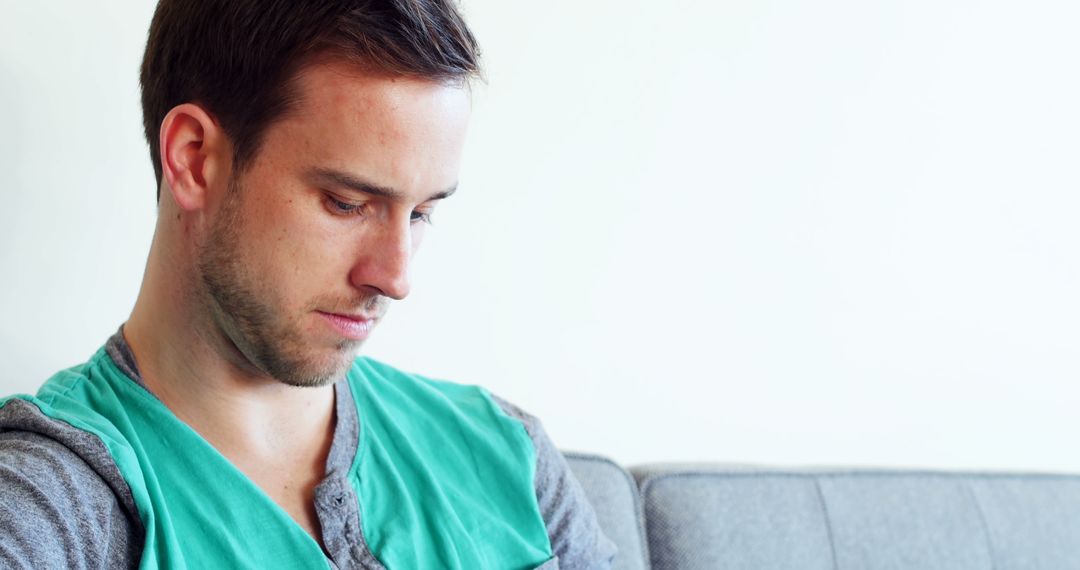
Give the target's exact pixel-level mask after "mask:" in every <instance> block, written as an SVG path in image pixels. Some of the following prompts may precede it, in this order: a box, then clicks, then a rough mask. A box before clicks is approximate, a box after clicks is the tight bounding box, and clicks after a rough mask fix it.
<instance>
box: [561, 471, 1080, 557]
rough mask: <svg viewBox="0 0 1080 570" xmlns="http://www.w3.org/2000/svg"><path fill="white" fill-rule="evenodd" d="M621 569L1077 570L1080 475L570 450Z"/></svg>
mask: <svg viewBox="0 0 1080 570" xmlns="http://www.w3.org/2000/svg"><path fill="white" fill-rule="evenodd" d="M566 457H567V460H568V461H569V463H570V468H571V470H572V471H573V472H574V474H575V475H576V476H577V478H578V480H579V481H581V484H582V486H583V487H584V488H585V492H586V494H587V495H588V497H589V499H590V501H591V502H592V503H593V506H594V507H595V508H596V512H597V517H598V519H599V522H600V525H601V527H602V528H603V529H604V531H605V532H606V533H607V535H608V536H609V537H610V538H611V539H612V540H613V541H615V543H616V544H617V545H618V547H619V555H618V556H617V557H616V559H615V564H614V568H615V569H616V570H646V569H652V570H698V569H700V570H705V569H708V570H727V569H760V570H818V569H820V570H877V569H904V570H906V569H912V570H916V569H917V570H938V569H940V570H968V569H970V570H1014V569H1017V570H1018V569H1025V570H1028V569H1030V570H1080V476H1076V475H1051V474H1022V473H980V472H945V471H914V470H909V471H905V470H890V469H847V468H845V469H778V468H764V467H755V466H746V465H719V464H712V465H693V464H667V465H646V466H640V467H632V468H630V469H629V470H626V469H624V468H623V467H621V466H619V465H618V464H616V463H614V462H613V461H611V460H608V459H606V458H603V457H600V456H597V455H592V454H584V453H573V452H570V453H566Z"/></svg>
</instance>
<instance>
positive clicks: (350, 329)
mask: <svg viewBox="0 0 1080 570" xmlns="http://www.w3.org/2000/svg"><path fill="white" fill-rule="evenodd" d="M315 312H316V313H318V314H319V316H320V317H322V318H323V320H325V321H326V323H327V324H328V325H329V326H330V328H331V329H332V330H334V331H335V332H337V333H338V334H339V335H341V336H343V337H345V338H348V339H352V340H364V339H366V338H367V337H368V335H369V334H371V329H372V328H374V327H375V322H376V321H377V320H378V317H376V316H375V315H374V314H363V313H358V314H342V313H326V312H323V311H315Z"/></svg>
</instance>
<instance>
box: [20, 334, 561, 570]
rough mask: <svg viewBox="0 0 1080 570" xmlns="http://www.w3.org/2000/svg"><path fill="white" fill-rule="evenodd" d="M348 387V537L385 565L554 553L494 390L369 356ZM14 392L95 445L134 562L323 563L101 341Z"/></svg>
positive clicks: (511, 561)
mask: <svg viewBox="0 0 1080 570" xmlns="http://www.w3.org/2000/svg"><path fill="white" fill-rule="evenodd" d="M346 382H347V383H348V387H349V389H350V391H351V393H352V396H353V402H354V405H355V408H356V413H357V416H358V417H359V418H360V428H359V441H358V444H357V447H356V454H355V457H354V458H353V460H352V464H351V467H350V468H349V469H348V471H347V473H344V474H343V475H342V477H343V479H344V481H343V484H344V485H346V486H347V487H348V489H350V490H351V491H352V492H351V493H350V494H349V495H348V497H349V500H353V501H356V505H355V506H356V508H357V512H358V513H359V515H358V516H359V519H360V524H359V527H360V529H361V533H362V536H356V537H352V538H353V539H355V540H356V542H357V543H362V544H365V546H366V548H368V549H369V550H370V553H371V554H372V555H373V556H374V558H375V559H377V560H378V561H379V562H380V563H381V564H382V565H383V566H384V567H386V568H388V569H391V570H393V569H399V568H409V569H416V568H448V569H449V568H461V569H482V568H499V569H503V568H505V569H531V568H536V567H538V566H540V565H541V564H543V563H544V562H545V561H548V560H549V559H551V558H552V552H551V544H550V542H549V539H548V535H547V531H546V529H545V525H544V521H543V519H542V517H541V514H540V511H539V507H538V505H537V501H536V496H535V492H534V486H533V475H534V474H533V468H534V466H533V456H534V450H533V447H532V442H531V440H530V439H529V437H528V434H527V433H526V432H525V430H524V427H523V426H522V424H521V423H520V422H518V421H516V420H514V419H513V418H510V417H508V416H507V415H506V414H505V413H504V412H503V411H502V410H501V409H500V408H499V406H498V405H497V404H496V403H495V402H494V401H493V399H492V397H491V396H490V394H488V393H487V392H486V391H484V390H483V389H481V388H478V387H475V386H462V385H457V384H452V383H447V382H439V381H435V380H430V379H426V378H423V377H420V376H416V375H412V374H406V373H403V372H400V371H398V370H395V369H393V368H391V367H389V366H386V365H383V364H381V363H378V362H375V361H372V360H370V359H366V358H360V359H357V360H356V361H355V362H354V364H353V366H352V368H351V369H350V370H349V372H348V373H347V376H346ZM17 397H18V398H21V399H24V400H27V401H29V402H31V403H33V404H34V405H36V406H37V407H38V408H39V409H40V410H41V411H42V413H44V414H45V415H46V416H48V417H50V418H53V419H56V420H60V421H63V422H65V423H67V424H69V425H71V426H74V427H76V428H78V429H80V430H83V431H86V432H89V433H92V434H93V435H95V436H96V437H98V438H99V439H101V441H102V442H103V443H104V445H105V447H106V448H107V449H108V451H109V453H110V455H111V456H112V458H113V460H114V461H115V463H116V465H117V467H118V469H119V470H120V473H121V474H122V476H123V478H124V480H125V481H126V482H127V484H128V486H129V487H130V490H131V494H132V496H133V498H134V502H135V505H136V507H137V510H138V514H139V518H140V520H141V522H142V524H143V527H144V531H145V532H144V535H145V539H144V545H143V557H142V564H141V567H142V568H266V569H274V568H283V569H284V568H289V569H293V568H327V567H329V563H328V561H327V558H326V555H325V553H324V552H323V551H322V549H321V548H320V546H319V544H318V543H317V542H316V541H315V540H314V539H313V538H312V537H311V536H310V535H308V534H307V533H306V532H305V531H304V530H303V529H302V528H301V527H300V526H299V525H298V524H297V523H296V522H295V521H293V519H292V518H291V517H290V516H289V515H288V514H287V513H286V512H285V511H284V510H283V509H281V508H280V507H279V506H278V505H277V504H276V503H274V502H273V501H272V500H271V499H270V498H269V497H268V496H267V495H266V494H265V493H263V492H262V490H261V489H259V488H258V487H257V486H256V485H255V484H254V483H253V482H252V481H251V480H250V479H248V478H247V477H246V476H245V475H244V474H243V473H241V472H240V471H239V470H238V469H236V468H235V467H234V466H233V465H232V464H231V463H230V462H229V461H228V460H227V459H226V458H225V457H223V456H222V455H221V454H220V453H218V452H217V451H216V450H215V449H214V448H213V447H212V446H211V445H210V444H209V443H208V442H207V441H206V440H205V439H203V438H202V437H201V436H200V435H199V434H198V433H196V432H195V431H194V430H192V429H191V428H190V427H188V426H187V424H185V423H183V422H182V421H180V420H179V419H178V418H176V416H175V415H173V414H172V412H171V411H170V410H169V409H168V408H166V407H165V406H164V405H163V404H162V403H161V402H160V401H159V400H157V399H156V398H155V397H154V396H153V395H151V394H150V393H149V392H147V391H146V390H145V388H143V387H142V386H141V385H139V384H138V383H136V382H133V381H132V379H131V378H128V377H126V376H125V375H124V373H123V372H122V371H121V370H120V369H119V368H118V367H117V366H116V364H115V363H114V362H113V361H112V359H111V358H109V356H108V355H107V354H106V352H105V350H104V349H102V350H99V351H98V352H97V353H96V354H95V355H94V356H93V357H92V358H91V359H90V361H89V362H87V363H85V364H83V365H80V366H78V367H75V368H72V369H69V370H66V371H64V372H61V373H59V374H57V375H55V376H54V377H53V378H51V379H50V380H49V381H48V382H46V384H45V385H44V386H43V387H42V388H41V390H40V391H39V392H38V394H37V396H36V397H30V396H17ZM4 403H6V400H0V407H2V406H3V405H4Z"/></svg>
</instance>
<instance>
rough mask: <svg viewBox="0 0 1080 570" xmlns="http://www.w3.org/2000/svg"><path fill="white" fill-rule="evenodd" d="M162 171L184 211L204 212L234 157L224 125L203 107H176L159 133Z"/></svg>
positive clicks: (162, 124) (163, 121)
mask: <svg viewBox="0 0 1080 570" xmlns="http://www.w3.org/2000/svg"><path fill="white" fill-rule="evenodd" d="M158 136H159V146H160V148H161V170H162V176H163V178H164V180H165V182H166V183H167V184H168V188H167V189H168V191H169V192H171V193H172V196H173V199H174V200H176V203H177V205H178V206H180V209H181V210H189V211H190V210H200V209H202V208H203V207H204V206H205V205H206V201H207V192H208V190H209V189H210V188H213V187H214V186H215V185H217V184H218V183H220V182H221V180H218V178H220V177H221V176H223V175H224V176H227V175H228V166H229V165H228V164H226V163H227V162H228V161H229V160H230V158H229V157H230V156H231V155H230V154H229V153H228V150H229V149H228V148H227V147H228V142H227V139H226V138H225V134H224V131H222V130H221V126H220V125H218V123H217V122H216V121H214V119H213V117H211V116H210V114H209V113H207V112H206V111H204V110H203V109H202V107H199V106H198V105H195V104H192V103H184V104H183V105H177V106H176V107H173V109H172V110H171V111H169V113H168V114H167V115H165V119H164V120H162V121H161V129H160V130H159V135H158Z"/></svg>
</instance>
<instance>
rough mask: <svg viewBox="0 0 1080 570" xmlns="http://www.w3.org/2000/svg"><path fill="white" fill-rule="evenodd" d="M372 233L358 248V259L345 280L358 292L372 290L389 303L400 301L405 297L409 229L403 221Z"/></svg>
mask: <svg viewBox="0 0 1080 570" xmlns="http://www.w3.org/2000/svg"><path fill="white" fill-rule="evenodd" d="M372 230H373V231H371V232H368V233H367V235H365V236H364V239H363V241H362V242H361V243H360V245H359V248H360V255H359V256H358V258H357V262H356V263H355V264H354V265H353V268H352V271H351V272H350V274H349V279H350V281H351V282H352V285H353V286H354V287H356V288H358V289H375V290H377V292H378V293H379V294H381V295H384V296H386V297H390V298H391V299H398V300H400V299H404V298H405V297H406V296H407V295H408V294H409V261H410V259H412V251H413V243H412V231H411V227H410V225H409V223H408V221H406V222H405V223H404V224H400V223H384V224H379V226H378V227H377V228H372Z"/></svg>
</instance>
